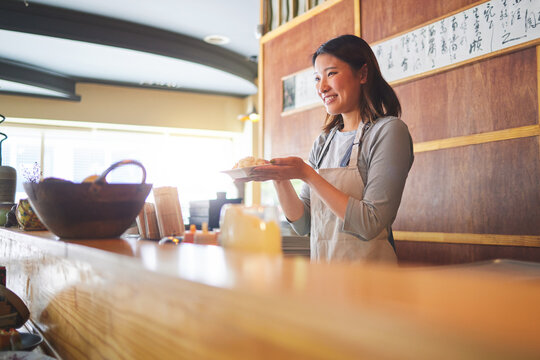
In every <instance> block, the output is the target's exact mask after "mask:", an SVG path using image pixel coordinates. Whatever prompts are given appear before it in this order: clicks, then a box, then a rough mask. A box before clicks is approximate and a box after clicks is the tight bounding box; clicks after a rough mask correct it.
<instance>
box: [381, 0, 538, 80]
mask: <svg viewBox="0 0 540 360" xmlns="http://www.w3.org/2000/svg"><path fill="white" fill-rule="evenodd" d="M539 37H540V0H492V1H487V2H484V3H482V4H480V5H477V6H474V7H472V8H469V9H467V10H464V11H462V12H459V13H457V14H454V15H451V16H448V17H445V18H443V19H441V20H439V21H437V22H434V23H432V24H429V25H426V26H423V27H421V28H418V29H416V30H413V31H410V32H408V33H405V34H402V35H400V36H397V37H394V38H392V39H389V40H386V41H383V42H381V43H378V44H374V45H373V47H372V48H373V52H374V53H375V56H376V57H377V60H378V62H379V65H380V68H381V72H382V74H383V76H384V78H385V79H386V81H388V82H393V81H397V80H401V79H405V78H408V77H412V76H415V75H419V74H422V73H424V72H428V71H432V70H435V69H438V68H443V67H446V66H449V65H453V64H457V63H460V62H463V61H467V60H470V59H474V58H477V57H479V56H482V55H486V54H489V53H492V52H496V51H499V50H503V49H506V48H510V47H513V46H515V45H519V44H523V43H528V42H533V41H534V40H536V39H538V38H539Z"/></svg>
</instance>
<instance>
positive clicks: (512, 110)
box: [394, 47, 538, 142]
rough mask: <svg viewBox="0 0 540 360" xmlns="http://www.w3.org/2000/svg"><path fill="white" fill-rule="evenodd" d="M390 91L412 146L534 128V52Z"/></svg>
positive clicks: (485, 61) (482, 62)
mask: <svg viewBox="0 0 540 360" xmlns="http://www.w3.org/2000/svg"><path fill="white" fill-rule="evenodd" d="M487 84H489V86H487ZM394 90H395V91H396V94H397V95H398V97H399V100H400V101H401V104H402V108H403V114H402V118H403V120H404V121H405V122H406V123H407V125H408V126H409V130H410V132H411V135H412V137H413V139H414V141H415V142H423V141H429V140H435V139H445V138H449V137H455V136H463V135H470V134H476V133H482V132H489V131H495V130H503V129H508V128H513V127H519V126H525V125H534V124H537V123H538V104H537V99H538V90H537V72H536V49H535V48H534V47H532V48H528V49H524V50H521V51H518V52H516V53H512V54H507V55H503V56H499V57H495V58H490V59H487V60H484V61H481V62H477V63H474V64H470V65H466V66H462V67H458V68H456V69H454V70H451V71H446V72H443V73H440V74H436V75H433V76H430V77H427V78H423V79H419V80H417V81H413V82H410V83H406V84H403V85H399V86H396V87H395V88H394Z"/></svg>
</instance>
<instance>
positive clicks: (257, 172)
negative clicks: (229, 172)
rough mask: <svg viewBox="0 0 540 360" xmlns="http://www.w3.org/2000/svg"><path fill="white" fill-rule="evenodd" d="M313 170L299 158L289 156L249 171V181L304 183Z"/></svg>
mask: <svg viewBox="0 0 540 360" xmlns="http://www.w3.org/2000/svg"><path fill="white" fill-rule="evenodd" d="M313 173H315V170H313V168H312V167H311V166H309V165H308V164H306V163H305V162H304V160H302V159H301V158H299V157H296V156H291V157H285V158H275V159H272V160H270V165H264V166H258V167H256V168H254V169H252V170H251V173H250V176H249V180H253V181H267V180H275V181H282V180H291V179H300V180H303V181H306V179H307V178H309V177H310V176H311V175H312V174H313Z"/></svg>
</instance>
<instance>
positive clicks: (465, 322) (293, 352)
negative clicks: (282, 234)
mask: <svg viewBox="0 0 540 360" xmlns="http://www.w3.org/2000/svg"><path fill="white" fill-rule="evenodd" d="M0 265H5V266H6V267H7V279H8V283H7V285H8V287H9V288H11V289H12V290H13V291H14V292H16V293H17V294H18V295H19V296H21V297H22V298H23V299H24V300H25V301H26V302H27V304H28V305H29V308H30V311H31V319H32V321H33V322H34V323H35V325H36V326H37V327H38V328H40V329H41V330H42V331H43V333H44V335H45V337H46V338H47V339H48V340H49V342H50V343H51V344H52V346H53V347H54V348H55V349H56V351H58V353H59V354H60V355H61V356H62V357H63V358H65V359H85V358H88V359H113V358H120V359H137V358H140V359H151V358H156V359H158V358H159V359H167V358H170V359H182V358H185V359H195V358H216V359H254V358H257V359H259V358H272V359H284V358H288V359H300V358H316V359H358V358H370V359H378V358H384V359H409V358H410V359H418V358H429V359H434V358H437V359H441V358H443V359H445V358H448V359H456V358H460V359H469V358H470V359H479V358H489V359H492V358H495V359H498V358H514V359H515V358H539V356H540V341H538V339H539V338H540V309H539V306H538V305H539V304H540V270H539V269H538V267H537V266H536V264H527V263H525V266H524V265H523V264H519V263H512V262H509V263H505V262H503V263H499V264H498V265H497V264H488V265H489V266H474V267H438V268H412V267H410V268H397V267H385V266H381V265H375V264H312V263H310V262H309V260H308V259H305V258H299V257H298V258H284V257H281V256H275V257H272V256H265V255H256V254H245V253H238V252H233V251H224V249H222V248H221V247H218V246H204V245H193V244H183V245H180V246H175V245H172V244H167V245H158V244H157V243H155V242H151V241H144V240H137V239H136V238H122V239H105V240H84V241H80V240H79V241H64V240H59V239H58V238H57V237H55V236H54V235H52V234H50V233H48V232H22V231H18V230H7V229H0ZM494 265H495V266H494ZM493 269H497V271H493Z"/></svg>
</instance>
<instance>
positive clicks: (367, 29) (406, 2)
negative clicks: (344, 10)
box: [360, 0, 478, 43]
mask: <svg viewBox="0 0 540 360" xmlns="http://www.w3.org/2000/svg"><path fill="white" fill-rule="evenodd" d="M476 2H478V0H452V1H447V0H437V1H434V0H384V1H381V0H361V1H360V16H361V24H362V37H363V38H364V39H365V40H366V41H367V42H368V43H372V42H374V41H378V40H382V39H384V38H386V37H389V36H392V35H396V34H397V33H400V32H403V31H406V30H409V29H410V28H414V27H416V26H418V25H421V24H423V23H425V22H428V21H431V20H433V19H436V18H438V17H440V16H443V15H446V14H448V13H450V12H452V11H456V10H459V9H461V8H463V7H465V6H468V5H470V4H474V3H476Z"/></svg>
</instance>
